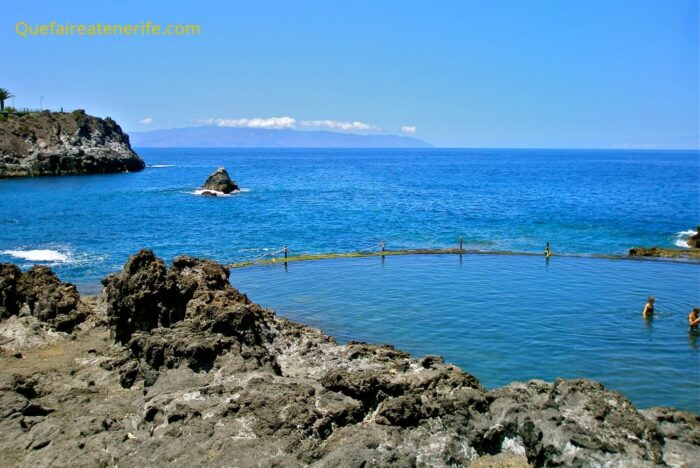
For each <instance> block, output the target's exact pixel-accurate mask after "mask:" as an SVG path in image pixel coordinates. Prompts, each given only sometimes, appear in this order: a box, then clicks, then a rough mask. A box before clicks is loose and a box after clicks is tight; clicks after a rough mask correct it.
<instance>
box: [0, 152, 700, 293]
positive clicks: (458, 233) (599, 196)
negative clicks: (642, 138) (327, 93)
mask: <svg viewBox="0 0 700 468" xmlns="http://www.w3.org/2000/svg"><path fill="white" fill-rule="evenodd" d="M139 153H140V154H141V155H142V157H143V158H144V159H145V161H146V163H147V164H149V165H172V167H159V168H148V169H146V170H145V171H143V172H140V173H135V174H117V175H103V176H89V177H86V176H77V177H52V178H41V179H38V178H37V179H18V180H0V252H7V251H27V250H37V249H38V250H45V249H48V250H54V251H57V252H61V253H63V254H65V255H66V256H67V261H65V262H63V263H61V264H59V265H57V267H58V271H59V272H60V273H61V275H62V276H63V277H65V278H67V279H71V280H74V281H79V282H84V281H97V280H99V279H100V278H102V277H103V276H104V275H105V274H106V273H108V272H110V271H113V270H115V269H117V268H119V267H120V266H121V265H122V264H123V263H124V261H125V260H126V258H127V257H128V255H130V254H131V253H133V252H134V251H135V250H137V249H139V248H142V247H151V248H153V249H154V250H155V251H156V253H157V254H158V255H161V256H163V257H165V258H168V259H169V258H171V257H173V256H174V255H179V254H184V253H187V254H191V255H200V256H207V257H212V258H215V259H218V260H221V261H232V260H241V259H244V258H250V257H256V256H258V255H261V254H263V253H265V252H266V250H265V249H269V250H273V249H278V248H280V247H282V246H284V245H289V248H290V249H291V251H292V252H293V253H299V252H334V251H354V250H358V249H363V248H365V247H368V246H370V245H372V244H376V243H377V242H379V241H381V240H386V241H387V246H388V248H391V249H396V248H407V247H446V246H456V243H457V241H458V239H459V237H464V241H465V248H477V249H487V250H490V249H504V250H519V251H533V252H540V251H542V249H543V248H544V244H545V242H547V241H549V242H551V243H552V246H553V248H554V250H555V251H558V252H569V253H614V254H624V253H626V252H627V249H629V248H630V247H632V246H635V245H661V246H673V245H674V243H675V242H676V241H677V240H678V237H679V233H681V232H683V231H687V230H689V229H693V228H694V227H695V226H696V225H697V224H699V223H700V188H699V187H700V159H699V156H698V153H697V152H654V151H643V152H635V151H555V150H547V151H537V150H527V151H515V150H448V149H440V150H384V149H382V150H233V149H197V150H192V149H189V150H188V149H143V150H139ZM220 165H225V166H226V168H227V169H228V170H229V172H230V173H231V175H232V177H233V178H234V179H236V180H237V181H238V183H239V184H240V186H241V187H244V188H246V189H248V190H249V191H247V192H244V193H240V194H239V195H236V196H234V197H228V198H218V199H212V198H207V197H201V196H196V195H193V194H192V193H191V192H192V191H194V190H195V189H197V187H198V186H199V185H201V184H202V183H203V182H204V180H205V179H206V177H207V175H208V174H209V173H211V172H212V171H213V170H214V169H215V168H216V167H217V166H220ZM20 254H21V252H20ZM15 255H17V252H15ZM0 261H16V262H20V263H22V264H28V263H24V262H22V260H21V257H16V256H15V257H13V256H11V255H8V254H2V253H0Z"/></svg>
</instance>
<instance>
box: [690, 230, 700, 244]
mask: <svg viewBox="0 0 700 468" xmlns="http://www.w3.org/2000/svg"><path fill="white" fill-rule="evenodd" d="M688 247H690V248H691V249H700V226H698V227H697V229H696V232H695V234H693V235H692V236H690V237H688Z"/></svg>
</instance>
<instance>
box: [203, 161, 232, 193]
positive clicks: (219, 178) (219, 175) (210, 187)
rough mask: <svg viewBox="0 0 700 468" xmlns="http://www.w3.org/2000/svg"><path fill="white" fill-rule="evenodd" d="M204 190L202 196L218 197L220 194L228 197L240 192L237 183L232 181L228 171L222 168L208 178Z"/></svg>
mask: <svg viewBox="0 0 700 468" xmlns="http://www.w3.org/2000/svg"><path fill="white" fill-rule="evenodd" d="M202 190H203V191H202V195H208V196H216V195H217V194H218V193H223V194H226V195H228V194H230V193H232V192H235V191H237V190H240V188H239V187H238V185H237V184H236V182H234V181H233V180H231V177H230V176H229V175H228V172H226V169H224V168H223V167H220V168H218V169H217V170H215V171H214V172H213V173H212V174H211V175H210V176H209V177H207V180H206V182H204V185H202Z"/></svg>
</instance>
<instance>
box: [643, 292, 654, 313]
mask: <svg viewBox="0 0 700 468" xmlns="http://www.w3.org/2000/svg"><path fill="white" fill-rule="evenodd" d="M653 315H654V296H649V299H647V303H646V304H644V310H642V317H644V318H651V317H652V316H653Z"/></svg>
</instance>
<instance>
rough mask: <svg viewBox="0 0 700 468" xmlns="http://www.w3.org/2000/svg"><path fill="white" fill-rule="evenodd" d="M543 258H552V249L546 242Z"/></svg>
mask: <svg viewBox="0 0 700 468" xmlns="http://www.w3.org/2000/svg"><path fill="white" fill-rule="evenodd" d="M544 256H545V257H546V258H549V257H551V256H552V249H551V248H550V247H549V242H547V247H545V248H544Z"/></svg>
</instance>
